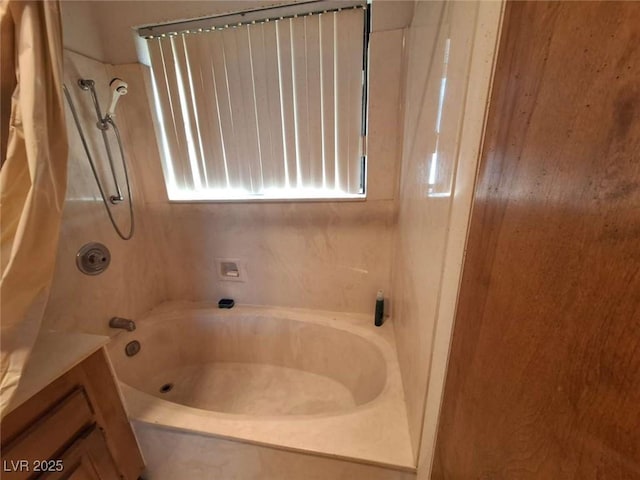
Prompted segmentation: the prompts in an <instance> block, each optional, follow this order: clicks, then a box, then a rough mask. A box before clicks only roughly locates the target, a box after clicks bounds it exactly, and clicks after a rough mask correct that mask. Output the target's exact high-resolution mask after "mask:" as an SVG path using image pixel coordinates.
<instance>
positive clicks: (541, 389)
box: [433, 2, 640, 480]
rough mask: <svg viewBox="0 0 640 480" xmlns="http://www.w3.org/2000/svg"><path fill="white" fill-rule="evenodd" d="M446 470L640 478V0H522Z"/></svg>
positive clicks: (440, 474)
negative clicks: (636, 0) (597, 0)
mask: <svg viewBox="0 0 640 480" xmlns="http://www.w3.org/2000/svg"><path fill="white" fill-rule="evenodd" d="M504 22H505V23H504V26H503V33H502V38H501V45H500V50H499V56H498V63H497V67H496V76H495V80H494V89H493V93H492V100H491V106H490V111H489V118H488V123H487V131H486V135H485V144H484V147H483V153H482V159H481V164H480V173H479V178H478V183H477V185H476V191H475V200H474V207H473V211H472V219H471V226H470V232H469V239H468V248H467V256H466V259H465V265H464V272H463V280H462V284H461V291H460V298H459V303H458V310H457V314H456V324H455V328H454V335H453V342H452V349H451V355H450V360H449V368H448V373H447V382H446V388H445V396H444V403H443V410H442V415H441V419H440V426H439V433H438V441H437V446H436V458H435V463H434V472H433V476H434V478H451V479H458V478H460V479H467V478H496V479H500V478H504V479H513V478H527V479H528V478H540V479H564V478H576V479H589V478H602V479H607V480H608V479H617V478H620V479H623V478H624V479H633V478H640V2H513V3H509V4H508V5H507V10H506V16H505V21H504Z"/></svg>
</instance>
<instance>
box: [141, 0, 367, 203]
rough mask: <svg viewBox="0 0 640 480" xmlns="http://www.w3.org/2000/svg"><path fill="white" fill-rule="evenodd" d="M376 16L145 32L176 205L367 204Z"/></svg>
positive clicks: (283, 17)
mask: <svg viewBox="0 0 640 480" xmlns="http://www.w3.org/2000/svg"><path fill="white" fill-rule="evenodd" d="M337 4H339V5H340V6H342V7H345V8H341V9H335V7H336V5H337ZM330 7H333V8H334V10H330V9H329V8H330ZM309 8H312V9H313V11H311V12H309ZM300 9H306V11H302V12H301V11H300ZM319 10H320V11H319ZM292 11H293V13H291V12H292ZM367 13H368V12H367V9H366V5H364V4H363V3H362V2H341V3H340V2H335V1H332V2H330V1H324V2H311V3H309V2H306V3H304V4H298V5H293V6H289V7H288V10H287V11H285V12H283V9H282V7H280V8H270V9H265V10H261V11H253V12H244V13H242V14H237V15H233V16H223V17H213V18H210V19H202V20H196V21H191V22H187V23H181V24H173V25H165V26H158V27H149V28H143V29H140V30H139V34H140V35H141V36H144V37H145V38H146V39H147V46H148V49H149V55H150V60H151V70H152V78H153V89H154V96H155V107H156V114H157V119H158V125H157V127H158V128H157V133H158V139H159V144H160V147H161V148H160V150H161V153H162V155H161V156H162V162H163V171H164V175H165V181H166V185H167V192H168V195H169V199H170V200H174V201H199V200H203V201H206V200H259V199H264V200H271V199H325V198H326V199H333V198H362V197H364V196H365V183H366V175H365V174H366V156H365V151H364V149H365V143H366V142H365V133H366V78H367V77H366V74H367V72H366V66H367V39H368V15H367Z"/></svg>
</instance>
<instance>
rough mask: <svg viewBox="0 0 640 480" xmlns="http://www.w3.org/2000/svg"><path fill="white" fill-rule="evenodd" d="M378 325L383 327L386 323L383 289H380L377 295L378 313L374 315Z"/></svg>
mask: <svg viewBox="0 0 640 480" xmlns="http://www.w3.org/2000/svg"><path fill="white" fill-rule="evenodd" d="M374 323H375V325H376V327H381V326H382V324H383V323H384V294H383V293H382V290H378V293H377V295H376V313H375V316H374Z"/></svg>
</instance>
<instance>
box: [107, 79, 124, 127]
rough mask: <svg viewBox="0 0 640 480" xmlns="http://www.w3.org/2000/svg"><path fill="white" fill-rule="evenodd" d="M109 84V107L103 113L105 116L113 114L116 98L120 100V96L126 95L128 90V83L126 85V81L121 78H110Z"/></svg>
mask: <svg viewBox="0 0 640 480" xmlns="http://www.w3.org/2000/svg"><path fill="white" fill-rule="evenodd" d="M109 86H110V87H111V103H110V104H109V108H108V109H107V113H106V114H105V117H106V118H111V117H114V116H115V114H116V104H117V103H118V100H120V97H121V96H123V95H126V94H127V92H128V91H129V85H127V82H125V81H124V80H122V79H121V78H114V79H112V80H111V82H109Z"/></svg>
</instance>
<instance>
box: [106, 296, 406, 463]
mask: <svg viewBox="0 0 640 480" xmlns="http://www.w3.org/2000/svg"><path fill="white" fill-rule="evenodd" d="M136 324H137V329H136V330H135V331H134V332H125V331H123V332H121V333H120V334H118V335H117V336H116V337H115V338H114V339H113V340H112V342H111V344H110V345H109V354H110V357H111V361H112V363H113V367H114V369H115V372H116V375H117V377H118V379H119V381H120V383H121V387H122V392H123V395H124V400H125V404H126V406H127V410H128V412H129V415H130V417H131V419H132V420H133V423H134V427H135V426H136V425H152V426H153V427H154V428H156V429H157V428H159V429H162V435H171V432H175V433H176V434H180V435H185V434H191V435H196V436H198V437H199V438H200V440H199V441H206V439H207V438H211V439H226V440H233V441H239V442H243V443H249V444H254V445H260V446H268V447H271V448H278V449H284V450H288V451H294V452H303V453H308V454H313V455H320V456H329V457H332V458H338V459H345V460H349V461H355V462H363V463H367V464H373V465H379V466H384V467H391V468H394V469H399V470H405V471H414V469H415V467H414V466H415V463H414V457H413V453H412V447H411V444H410V439H409V432H408V426H407V415H406V410H405V404H404V398H403V390H402V382H401V378H400V371H399V367H398V362H397V355H396V351H395V343H394V336H393V328H392V325H391V324H385V325H383V326H382V327H381V328H376V327H374V325H373V318H371V316H368V315H358V314H343V313H330V312H319V311H312V310H303V309H290V308H275V307H258V306H236V307H234V308H232V309H229V310H224V309H218V308H217V306H215V305H210V304H202V303H185V302H171V303H165V304H163V305H161V306H160V307H158V308H156V309H154V310H153V311H151V312H150V313H149V314H147V315H146V316H145V317H144V318H141V319H137V320H136ZM132 341H137V342H139V344H140V351H139V352H138V353H137V354H135V355H133V356H127V355H126V353H125V347H126V345H127V344H129V343H130V342H132ZM142 446H143V453H145V454H146V455H147V456H149V455H150V453H149V452H145V448H144V445H142ZM151 456H153V455H152V454H151Z"/></svg>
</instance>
